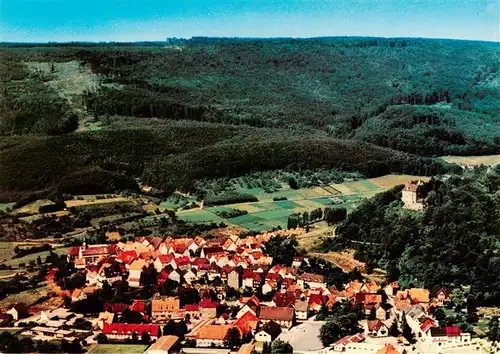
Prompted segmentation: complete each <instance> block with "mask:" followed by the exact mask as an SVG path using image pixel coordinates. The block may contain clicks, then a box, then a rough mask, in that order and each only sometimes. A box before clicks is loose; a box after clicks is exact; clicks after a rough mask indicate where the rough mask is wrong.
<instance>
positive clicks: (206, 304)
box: [200, 299, 218, 309]
mask: <svg viewBox="0 0 500 354" xmlns="http://www.w3.org/2000/svg"><path fill="white" fill-rule="evenodd" d="M217 305H218V304H217V303H216V302H215V301H212V300H209V299H205V300H201V301H200V308H205V309H214V308H216V307H217Z"/></svg>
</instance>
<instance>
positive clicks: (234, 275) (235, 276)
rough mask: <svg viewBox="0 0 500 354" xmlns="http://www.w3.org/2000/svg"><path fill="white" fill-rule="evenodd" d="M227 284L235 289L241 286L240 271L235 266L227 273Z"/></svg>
mask: <svg viewBox="0 0 500 354" xmlns="http://www.w3.org/2000/svg"><path fill="white" fill-rule="evenodd" d="M227 286H229V287H230V288H233V289H236V290H238V289H239V288H240V287H241V272H240V271H238V269H237V268H234V269H233V270H231V271H230V272H228V273H227Z"/></svg>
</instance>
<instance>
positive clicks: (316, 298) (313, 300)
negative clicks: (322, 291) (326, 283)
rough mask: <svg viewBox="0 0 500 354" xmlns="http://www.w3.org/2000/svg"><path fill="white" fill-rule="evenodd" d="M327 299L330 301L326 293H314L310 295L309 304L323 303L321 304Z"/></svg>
mask: <svg viewBox="0 0 500 354" xmlns="http://www.w3.org/2000/svg"><path fill="white" fill-rule="evenodd" d="M326 301H328V297H327V296H324V295H319V294H312V295H311V296H310V297H309V305H312V304H318V305H321V304H323V303H325V302H326Z"/></svg>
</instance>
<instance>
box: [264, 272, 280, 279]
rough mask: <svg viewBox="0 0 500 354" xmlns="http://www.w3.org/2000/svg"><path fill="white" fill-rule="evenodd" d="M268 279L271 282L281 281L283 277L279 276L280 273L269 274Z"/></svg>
mask: <svg viewBox="0 0 500 354" xmlns="http://www.w3.org/2000/svg"><path fill="white" fill-rule="evenodd" d="M266 279H269V280H280V279H281V275H279V274H278V273H267V275H266Z"/></svg>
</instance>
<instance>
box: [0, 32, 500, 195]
mask: <svg viewBox="0 0 500 354" xmlns="http://www.w3.org/2000/svg"><path fill="white" fill-rule="evenodd" d="M499 55H500V46H499V45H498V44H497V43H488V42H473V41H453V40H427V39H405V38H396V39H385V38H362V37H359V38H358V37H356V38H354V37H352V38H350V37H345V38H344V37H343V38H313V39H287V38H283V39H219V38H202V37H197V38H192V39H190V40H177V41H166V42H155V43H135V44H132V43H129V44H126V43H125V44H123V43H122V44H119V43H109V44H91V43H67V44H48V45H36V44H31V45H30V44H10V45H9V44H2V45H1V46H0V80H1V83H2V90H1V92H0V100H1V104H0V135H1V136H3V138H2V139H1V140H2V141H0V163H1V166H2V168H3V171H2V174H0V190H1V191H2V196H0V197H1V199H2V200H6V199H12V198H13V197H16V196H18V195H19V194H20V193H21V194H22V193H24V192H26V191H33V190H45V189H51V190H54V188H55V189H56V190H58V191H63V190H75V189H78V188H81V187H84V186H82V185H81V184H79V183H80V182H79V181H80V180H82V178H81V176H82V174H83V175H85V176H86V177H85V178H87V179H88V178H89V176H91V175H95V176H96V179H97V180H98V181H97V182H96V183H97V185H96V189H97V190H100V191H101V190H105V191H110V192H111V191H114V190H116V189H124V187H126V189H134V188H135V187H134V186H132V180H133V178H137V177H139V178H141V179H142V180H143V181H144V182H146V183H150V184H152V185H154V186H155V187H157V188H160V189H162V190H164V191H166V192H169V191H171V190H172V189H175V188H183V189H189V188H191V186H192V184H193V180H196V179H200V178H204V177H231V176H237V175H241V174H245V173H251V172H254V171H264V170H274V169H282V168H286V167H287V166H289V165H291V164H294V165H298V166H301V167H307V168H338V169H340V170H345V171H357V172H360V173H362V174H365V175H367V176H375V175H380V174H384V173H388V172H405V173H419V174H427V175H430V174H434V173H441V172H444V171H446V170H447V167H446V166H442V165H440V164H439V163H437V162H435V161H431V160H422V159H421V158H420V157H419V156H422V157H436V156H441V155H444V154H457V155H480V154H492V153H500V124H499V122H498V119H499V118H500V108H499V107H500V90H498V80H499V75H500V74H499V72H498V68H499V66H500V60H499ZM69 62H79V63H81V65H82V66H81V72H80V73H78V75H79V76H84V75H86V74H85V70H86V69H85V70H84V68H90V69H89V70H91V74H92V75H95V77H96V78H97V79H96V82H98V84H97V85H96V86H95V87H94V86H92V88H91V89H88V90H87V89H86V90H85V91H84V92H82V93H81V97H77V98H76V99H75V97H73V100H68V98H67V97H68V96H67V93H64V92H60V91H58V86H57V85H54V84H53V81H54V79H55V78H58V79H60V80H62V81H64V80H65V79H68V80H69V81H71V80H73V78H72V77H70V78H65V77H64V73H63V72H59V70H60V69H61V65H59V64H62V63H69ZM41 66H43V68H44V70H40V67H41ZM78 75H77V76H78ZM82 117H84V118H85V119H87V120H88V119H89V117H91V119H92V120H93V122H95V123H96V124H98V126H99V129H103V131H86V130H87V128H86V127H85V126H83V125H82ZM371 144H374V145H378V146H380V147H382V148H383V149H382V148H378V147H376V146H373V145H371ZM55 151H57V152H58V153H57V154H54V152H55ZM271 151H272V153H271ZM397 151H400V152H405V153H409V154H412V155H408V154H402V153H400V152H397ZM4 171H5V172H4ZM107 177H109V178H111V179H112V181H110V182H107V181H105V180H104V179H105V178H107ZM61 179H64V180H65V181H66V183H65V186H62V187H61V186H56V185H55V184H57V183H56V182H57V181H59V180H61ZM71 181H76V186H72V185H71V184H72V182H71ZM92 188H93V187H92ZM92 188H90V187H89V188H87V190H91V189H92ZM113 188H115V189H114V190H110V189H113Z"/></svg>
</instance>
